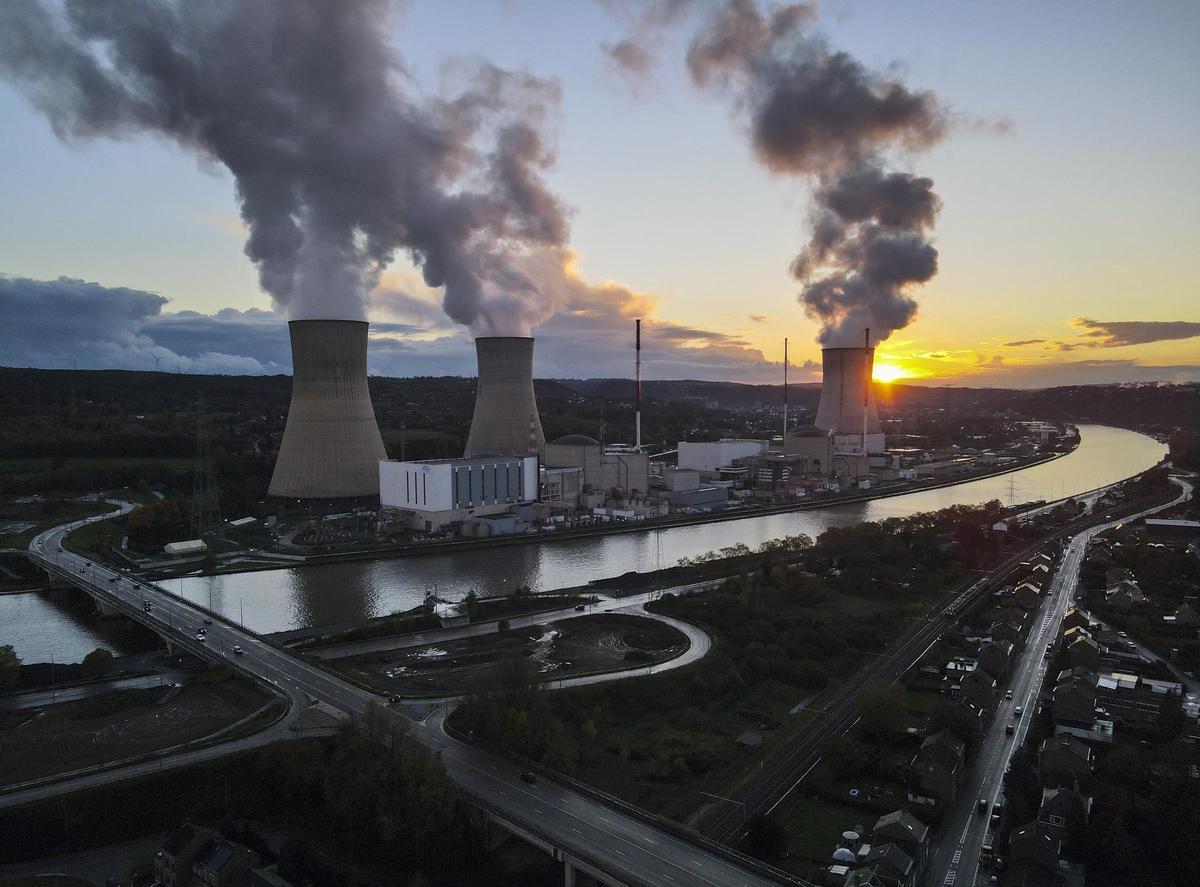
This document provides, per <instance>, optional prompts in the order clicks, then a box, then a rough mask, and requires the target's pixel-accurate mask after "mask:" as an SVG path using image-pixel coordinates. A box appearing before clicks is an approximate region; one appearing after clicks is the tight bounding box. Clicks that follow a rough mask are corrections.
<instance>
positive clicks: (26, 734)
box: [0, 679, 269, 785]
mask: <svg viewBox="0 0 1200 887" xmlns="http://www.w3.org/2000/svg"><path fill="white" fill-rule="evenodd" d="M268 700H269V697H268V696H267V695H266V694H264V693H262V692H261V691H260V690H258V689H256V688H254V687H252V686H249V685H247V684H245V683H243V682H242V681H240V680H236V679H232V680H224V681H220V682H218V683H202V682H194V683H192V684H189V685H187V686H186V687H183V688H181V689H173V688H170V687H164V688H157V687H156V688H153V689H147V690H119V691H116V692H111V693H103V694H100V695H97V696H93V697H90V698H88V699H80V700H77V701H74V702H64V703H59V704H58V705H49V706H46V707H45V708H40V709H27V710H24V711H20V712H12V713H6V714H3V715H0V784H4V785H11V784H13V783H17V782H24V781H26V780H30V779H37V778H39V777H43V776H51V775H53V774H55V773H64V772H67V771H71V770H78V769H80V768H83V767H90V766H93V765H96V764H102V763H105V762H107V761H114V760H119V759H122V758H130V757H136V756H137V755H141V754H145V753H147V752H152V751H155V750H157V749H160V748H166V747H169V746H172V745H178V744H180V743H183V742H190V741H192V740H195V739H200V738H202V737H204V736H208V735H209V734H211V733H215V732H216V731H218V730H220V729H221V728H222V727H225V726H227V725H229V724H232V723H234V722H235V721H238V720H241V719H242V718H244V717H246V716H247V715H249V714H252V713H253V712H255V711H256V710H258V709H259V708H260V707H261V706H262V705H264V704H265V703H266V702H267V701H268Z"/></svg>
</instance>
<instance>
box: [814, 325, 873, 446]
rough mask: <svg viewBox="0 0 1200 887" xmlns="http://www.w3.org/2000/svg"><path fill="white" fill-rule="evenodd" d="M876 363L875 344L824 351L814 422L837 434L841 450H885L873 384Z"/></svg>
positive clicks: (835, 435) (836, 443)
mask: <svg viewBox="0 0 1200 887" xmlns="http://www.w3.org/2000/svg"><path fill="white" fill-rule="evenodd" d="M874 363H875V349H874V348H871V347H862V348H824V349H822V351H821V373H822V375H821V401H820V403H819V405H818V406H817V417H816V420H815V421H814V422H813V424H814V425H815V426H816V427H817V428H818V429H820V430H821V431H827V432H830V433H832V434H833V446H834V449H835V450H836V451H837V452H839V453H860V454H870V453H882V452H883V450H884V437H883V432H882V430H881V428H880V425H879V413H878V411H877V410H876V408H875V388H874V386H873V385H872V384H871V371H872V368H873V366H874Z"/></svg>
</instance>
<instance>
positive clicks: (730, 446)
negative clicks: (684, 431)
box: [678, 438, 767, 471]
mask: <svg viewBox="0 0 1200 887" xmlns="http://www.w3.org/2000/svg"><path fill="white" fill-rule="evenodd" d="M766 451H767V442H766V441H765V440H744V439H741V440H739V439H732V438H728V439H725V440H718V441H710V442H701V443H692V442H689V441H686V440H681V441H680V442H679V459H678V464H679V467H680V468H694V469H696V470H697V471H716V470H718V469H720V468H728V467H729V466H730V465H732V464H733V463H734V460H735V459H744V458H747V457H749V456H759V455H762V454H763V453H765V452H766Z"/></svg>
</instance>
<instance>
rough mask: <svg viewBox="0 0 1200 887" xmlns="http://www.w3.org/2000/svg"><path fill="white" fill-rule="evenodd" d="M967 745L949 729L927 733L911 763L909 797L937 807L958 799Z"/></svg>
mask: <svg viewBox="0 0 1200 887" xmlns="http://www.w3.org/2000/svg"><path fill="white" fill-rule="evenodd" d="M965 752H966V746H965V745H964V744H963V742H962V741H961V740H959V739H956V738H954V737H953V736H951V735H950V734H949V733H935V734H933V735H932V736H928V737H926V739H925V741H924V742H922V743H921V748H920V749H919V750H918V751H917V753H916V755H915V756H914V757H913V760H912V764H911V765H910V767H909V781H908V800H909V801H911V802H912V803H914V804H925V805H928V806H931V807H936V806H939V805H942V804H945V803H947V802H949V801H951V800H953V799H954V795H955V794H956V793H957V792H958V786H959V784H960V783H961V782H962V777H963V770H964V762H965Z"/></svg>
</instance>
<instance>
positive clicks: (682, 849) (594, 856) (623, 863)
mask: <svg viewBox="0 0 1200 887" xmlns="http://www.w3.org/2000/svg"><path fill="white" fill-rule="evenodd" d="M128 507H129V506H128V505H127V504H124V505H122V508H121V511H120V512H118V513H123V512H124V511H127V510H128ZM111 516H112V515H107V516H105V517H111ZM101 519H103V518H101ZM83 523H85V521H80V522H76V523H74V524H67V525H65V526H61V527H56V528H54V529H52V530H48V531H46V532H44V533H42V534H40V535H39V536H37V537H36V538H35V539H34V540H33V542H31V543H30V554H31V556H32V557H33V558H34V559H35V560H36V561H38V562H39V563H40V564H41V565H42V566H44V567H46V568H47V569H49V570H52V571H54V572H55V573H57V574H59V575H62V576H69V577H70V578H71V580H72V581H73V582H75V583H76V584H79V585H83V586H87V587H89V588H90V590H91V591H92V592H93V593H97V594H98V595H99V596H100V597H101V598H103V599H105V600H106V601H108V602H109V603H110V604H116V605H117V606H119V607H120V608H121V609H123V610H124V611H126V612H127V613H129V614H130V615H131V616H133V617H134V618H139V619H141V620H142V621H151V622H153V623H155V624H156V626H157V628H158V630H160V631H161V630H164V629H165V631H166V632H167V633H168V635H169V636H171V637H173V638H176V639H177V641H178V642H179V643H180V644H181V645H182V646H184V647H187V648H189V649H196V648H197V647H200V646H201V645H200V644H198V643H197V641H196V639H195V635H196V631H197V629H199V628H200V627H201V626H202V625H203V620H204V618H205V617H204V613H203V612H202V611H201V610H199V609H197V608H195V607H193V606H192V605H191V604H189V603H187V602H185V601H181V600H180V599H178V598H176V597H174V596H173V595H170V594H168V593H166V592H164V591H163V590H162V589H160V588H158V587H157V586H154V585H149V584H145V583H141V582H137V581H136V580H133V579H131V578H129V577H128V576H125V575H123V574H120V573H117V572H114V571H112V570H109V569H107V568H105V567H102V566H99V565H97V564H94V563H90V564H89V563H88V562H87V561H86V560H85V559H84V558H82V557H80V556H79V555H77V554H74V553H73V552H71V551H69V550H67V549H65V548H64V547H63V544H62V542H63V538H64V537H65V536H66V534H67V533H68V532H69V531H70V530H71V529H73V528H74V527H76V526H80V525H82V524H83ZM144 602H149V604H150V610H149V613H148V614H147V613H146V612H144V611H143V605H144ZM235 646H240V647H241V649H242V651H243V652H242V653H241V654H240V655H239V654H237V653H236V652H235V651H234V647H235ZM202 647H203V650H204V652H205V653H206V655H207V656H208V657H209V658H213V659H218V660H223V661H226V662H228V663H230V664H232V665H235V666H237V667H239V668H242V669H243V670H245V671H248V672H250V673H251V674H254V675H255V676H257V677H259V678H260V679H262V680H264V681H266V682H267V683H269V684H271V685H273V686H274V687H276V688H278V689H280V690H281V691H282V692H285V693H287V694H288V695H289V696H291V697H292V698H293V699H294V700H300V699H305V698H307V699H316V700H319V701H321V702H323V703H325V704H327V705H329V706H330V707H332V708H334V709H336V710H338V711H340V712H343V713H344V714H346V715H362V714H364V713H365V712H366V711H367V710H368V708H369V707H371V706H376V705H380V704H381V703H382V702H383V699H382V697H380V696H377V695H375V694H372V693H369V692H366V691H364V690H361V689H359V688H358V687H355V686H353V685H352V684H349V683H347V682H345V681H343V680H340V679H338V678H336V677H334V676H333V675H330V674H328V673H327V672H325V671H324V670H323V669H321V668H319V667H317V666H314V665H311V664H309V663H306V662H303V661H301V660H299V659H296V658H294V657H292V656H290V655H288V654H287V653H284V652H282V651H280V650H277V649H276V648H274V647H272V646H270V645H269V644H267V643H266V642H265V641H263V640H261V639H260V638H259V637H258V636H257V635H254V634H251V633H250V632H247V631H244V630H243V629H241V628H239V627H238V626H237V625H235V624H233V623H231V622H228V621H226V620H224V619H215V620H213V624H212V625H211V626H209V627H208V639H207V641H206V642H204V643H203V645H202ZM304 707H305V706H304V704H303V703H298V704H295V705H293V713H292V715H291V716H290V717H296V716H297V714H298V711H297V709H298V710H299V712H302V711H303V710H304ZM383 711H384V713H385V716H386V717H392V718H394V719H395V722H396V723H397V724H402V725H404V729H405V730H406V732H408V733H409V734H410V735H411V736H413V737H414V738H416V739H417V740H418V741H420V742H421V743H422V744H424V745H426V746H427V747H429V748H431V749H433V750H434V751H436V752H438V753H440V755H441V758H442V761H443V763H444V764H445V766H446V769H447V771H448V772H449V773H450V775H451V777H452V778H453V779H454V780H455V781H456V782H457V783H458V784H459V786H460V787H461V788H462V789H463V791H464V792H465V793H467V794H468V795H471V796H473V797H474V798H475V799H476V800H477V801H478V802H480V803H481V804H482V805H483V806H485V807H486V808H487V809H490V810H493V811H497V812H498V813H500V814H501V815H503V816H504V817H506V818H508V819H509V820H511V821H512V822H514V823H516V824H517V825H519V826H521V827H522V828H525V829H528V830H529V831H531V832H533V833H534V834H537V835H539V836H542V837H544V838H546V839H548V840H549V841H551V842H552V843H554V844H555V845H556V846H557V847H559V848H561V849H562V850H563V851H566V852H567V853H568V854H569V855H571V856H573V857H576V858H578V859H581V860H584V861H586V862H589V863H591V864H592V865H595V866H597V867H598V868H600V869H602V870H603V871H605V872H607V873H608V874H610V875H611V876H614V877H616V878H619V879H621V880H622V881H624V882H626V883H630V884H649V885H670V884H695V885H714V887H715V885H729V887H734V885H739V887H740V885H745V887H757V885H767V884H774V883H778V882H779V880H780V879H776V878H773V877H770V876H768V875H765V874H760V873H758V872H757V871H754V870H752V869H750V868H747V867H744V866H743V865H741V864H739V862H738V861H736V860H735V859H734V858H733V857H731V856H729V855H727V854H725V853H723V852H718V851H717V850H716V849H709V848H708V847H706V846H703V845H701V844H699V843H693V842H690V841H687V840H684V839H682V838H680V837H677V836H675V835H674V834H671V833H668V832H666V831H663V830H661V829H659V828H657V827H655V826H653V825H651V824H650V823H649V822H648V821H645V820H643V819H641V818H639V817H636V816H632V815H630V814H628V813H625V812H621V811H619V810H617V809H615V808H613V807H610V806H608V805H605V804H603V803H601V802H599V801H597V800H593V799H592V798H590V797H588V796H585V795H583V794H581V793H578V792H576V791H574V790H572V789H570V788H568V787H566V786H565V785H562V784H560V783H557V782H555V781H553V780H550V779H545V780H542V781H540V782H539V783H538V785H537V786H527V785H525V784H524V783H523V782H521V780H520V774H519V772H518V767H517V766H516V765H514V764H512V763H510V762H509V761H507V760H506V759H505V758H503V757H501V756H499V755H496V754H493V753H491V752H488V751H485V750H483V749H481V748H478V747H476V746H470V745H464V744H461V743H458V742H455V741H453V740H451V739H449V738H448V737H447V736H446V735H445V734H444V733H443V732H442V731H441V730H440V729H434V728H433V722H432V720H431V721H429V722H426V723H424V724H420V725H416V726H413V725H412V723H411V722H410V721H409V720H407V719H406V718H404V717H403V716H401V715H399V714H397V713H395V712H392V711H390V710H388V709H386V708H385V709H383ZM274 738H278V737H271V738H270V739H264V738H263V737H262V735H261V734H259V735H256V736H253V737H248V738H247V739H245V740H238V741H236V742H232V743H224V744H221V745H218V746H213V747H210V748H204V749H196V750H193V751H191V752H184V753H181V754H178V755H173V756H170V757H168V758H165V759H163V758H160V759H157V760H155V761H149V762H146V763H145V764H140V765H136V766H131V767H123V768H120V769H119V770H107V771H104V772H101V773H94V774H88V775H84V776H79V777H75V778H73V779H70V780H67V781H66V782H55V783H53V784H47V785H41V786H37V787H31V788H27V789H24V790H22V791H17V792H7V793H3V794H0V808H3V807H10V806H14V805H16V804H19V803H23V802H25V801H30V800H36V799H40V798H46V797H52V796H55V795H59V794H62V793H64V792H66V791H74V790H78V789H81V788H87V787H90V786H94V785H99V784H103V783H106V782H115V781H119V780H122V779H126V778H129V777H130V776H135V775H139V774H141V773H146V772H152V771H154V770H157V769H160V768H162V767H168V766H179V765H181V764H187V763H192V762H195V761H200V760H206V759H209V758H215V757H218V756H220V755H224V754H228V753H229V752H230V751H233V750H237V749H240V748H245V747H251V746H253V745H260V744H263V743H264V742H267V741H272V739H274Z"/></svg>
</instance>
